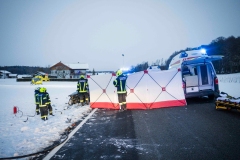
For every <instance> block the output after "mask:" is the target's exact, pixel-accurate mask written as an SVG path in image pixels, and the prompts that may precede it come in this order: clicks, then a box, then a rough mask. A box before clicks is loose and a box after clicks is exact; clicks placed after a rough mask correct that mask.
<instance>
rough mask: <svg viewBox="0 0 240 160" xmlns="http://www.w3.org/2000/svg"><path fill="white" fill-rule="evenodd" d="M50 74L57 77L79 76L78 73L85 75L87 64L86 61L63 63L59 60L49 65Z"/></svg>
mask: <svg viewBox="0 0 240 160" xmlns="http://www.w3.org/2000/svg"><path fill="white" fill-rule="evenodd" d="M50 70H51V75H52V76H57V78H79V77H80V75H86V72H87V71H88V70H89V66H88V64H86V63H70V64H64V63H62V62H61V61H60V62H58V63H57V64H55V65H53V66H51V67H50Z"/></svg>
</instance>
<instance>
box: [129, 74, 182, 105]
mask: <svg viewBox="0 0 240 160" xmlns="http://www.w3.org/2000/svg"><path fill="white" fill-rule="evenodd" d="M127 86H128V87H129V89H128V96H127V108H128V109H153V108H162V107H172V106H185V105H186V100H185V96H184V91H183V88H182V78H181V72H180V71H179V70H166V71H155V72H154V71H152V72H151V71H149V72H148V71H142V72H139V73H136V74H133V75H130V76H129V77H128V80H127Z"/></svg>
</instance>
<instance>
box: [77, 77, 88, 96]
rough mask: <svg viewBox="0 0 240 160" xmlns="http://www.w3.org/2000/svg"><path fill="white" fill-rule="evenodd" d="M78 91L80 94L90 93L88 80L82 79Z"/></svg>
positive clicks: (79, 81)
mask: <svg viewBox="0 0 240 160" xmlns="http://www.w3.org/2000/svg"><path fill="white" fill-rule="evenodd" d="M77 91H78V92H79V93H85V92H87V91H88V80H87V79H85V78H80V79H79V80H78V84H77Z"/></svg>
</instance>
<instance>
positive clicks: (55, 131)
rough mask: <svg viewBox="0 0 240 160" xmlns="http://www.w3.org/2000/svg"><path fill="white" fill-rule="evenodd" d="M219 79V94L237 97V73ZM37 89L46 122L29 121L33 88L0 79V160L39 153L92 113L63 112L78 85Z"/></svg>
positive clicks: (84, 110) (47, 84)
mask: <svg viewBox="0 0 240 160" xmlns="http://www.w3.org/2000/svg"><path fill="white" fill-rule="evenodd" d="M218 79H219V87H220V91H223V92H226V93H228V94H229V95H231V96H234V97H240V73H238V74H229V75H218ZM40 86H44V87H46V88H47V91H48V93H49V95H50V98H51V101H52V106H53V114H55V116H49V120H48V121H45V122H44V121H42V120H41V119H40V115H35V116H34V117H28V115H29V116H33V115H34V114H35V104H34V89H35V88H36V87H37V86H36V85H30V82H16V79H0V120H1V121H0V135H1V136H0V158H4V157H12V156H21V155H26V154H31V153H35V152H38V151H42V149H43V148H45V147H48V146H50V145H51V144H52V142H53V141H55V140H58V139H59V138H60V134H61V133H62V132H64V130H65V129H66V128H67V127H68V126H70V125H71V123H73V122H76V121H78V120H79V119H81V118H82V117H83V115H84V114H86V113H88V112H90V111H91V108H90V107H89V106H84V107H80V106H77V105H73V106H71V107H70V108H69V109H66V108H67V107H68V104H67V102H68V100H69V96H68V95H69V94H71V93H73V92H75V91H76V88H77V82H43V85H40ZM14 106H17V107H18V109H19V112H18V113H17V114H16V115H14V114H13V107H14ZM64 109H65V110H64ZM61 113H62V114H61ZM27 117H28V120H27ZM67 118H68V119H71V123H66V121H67ZM26 120H27V121H26ZM24 121H26V122H24Z"/></svg>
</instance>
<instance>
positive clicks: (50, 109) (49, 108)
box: [45, 88, 53, 116]
mask: <svg viewBox="0 0 240 160" xmlns="http://www.w3.org/2000/svg"><path fill="white" fill-rule="evenodd" d="M45 92H46V94H47V97H48V103H47V104H48V111H49V115H52V116H53V113H52V105H51V99H50V96H49V94H48V92H47V88H45Z"/></svg>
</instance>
